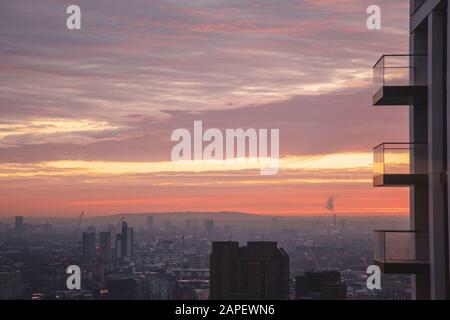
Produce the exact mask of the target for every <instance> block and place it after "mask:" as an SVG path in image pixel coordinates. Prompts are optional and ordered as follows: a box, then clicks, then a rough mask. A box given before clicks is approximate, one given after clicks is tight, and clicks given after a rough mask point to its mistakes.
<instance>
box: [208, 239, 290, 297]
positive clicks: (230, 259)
mask: <svg viewBox="0 0 450 320" xmlns="http://www.w3.org/2000/svg"><path fill="white" fill-rule="evenodd" d="M210 298H211V299H217V300H230V299H259V300H261V299H263V300H268V299H271V300H287V299H289V256H288V255H287V253H286V252H285V251H284V250H283V249H282V248H278V247H277V243H276V242H264V241H258V242H248V243H247V245H246V246H243V247H239V242H232V241H224V242H213V244H212V253H211V257H210Z"/></svg>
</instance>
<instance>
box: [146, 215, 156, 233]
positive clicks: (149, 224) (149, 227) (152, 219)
mask: <svg viewBox="0 0 450 320" xmlns="http://www.w3.org/2000/svg"><path fill="white" fill-rule="evenodd" d="M154 224H155V217H154V216H148V217H147V230H152V229H153V227H154Z"/></svg>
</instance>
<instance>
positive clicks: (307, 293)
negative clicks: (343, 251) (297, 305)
mask: <svg viewBox="0 0 450 320" xmlns="http://www.w3.org/2000/svg"><path fill="white" fill-rule="evenodd" d="M295 299H297V300H345V299H347V286H346V285H345V284H343V283H342V281H341V274H340V273H339V271H318V272H306V273H305V275H304V276H300V277H295Z"/></svg>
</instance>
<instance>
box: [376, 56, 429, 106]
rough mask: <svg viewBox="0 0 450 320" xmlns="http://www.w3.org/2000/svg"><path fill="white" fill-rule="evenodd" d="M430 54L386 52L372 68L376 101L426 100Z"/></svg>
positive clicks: (407, 101)
mask: <svg viewBox="0 0 450 320" xmlns="http://www.w3.org/2000/svg"><path fill="white" fill-rule="evenodd" d="M426 70H427V55H406V54H405V55H384V56H382V57H381V58H380V59H379V60H378V62H377V63H376V64H375V65H374V67H373V97H372V98H373V104H374V105H376V106H386V105H412V104H414V103H416V102H423V103H425V102H426V98H427V72H426Z"/></svg>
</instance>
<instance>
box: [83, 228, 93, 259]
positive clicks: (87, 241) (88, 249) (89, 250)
mask: <svg viewBox="0 0 450 320" xmlns="http://www.w3.org/2000/svg"><path fill="white" fill-rule="evenodd" d="M95 257H96V251H95V233H92V232H83V259H85V260H91V259H95Z"/></svg>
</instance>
